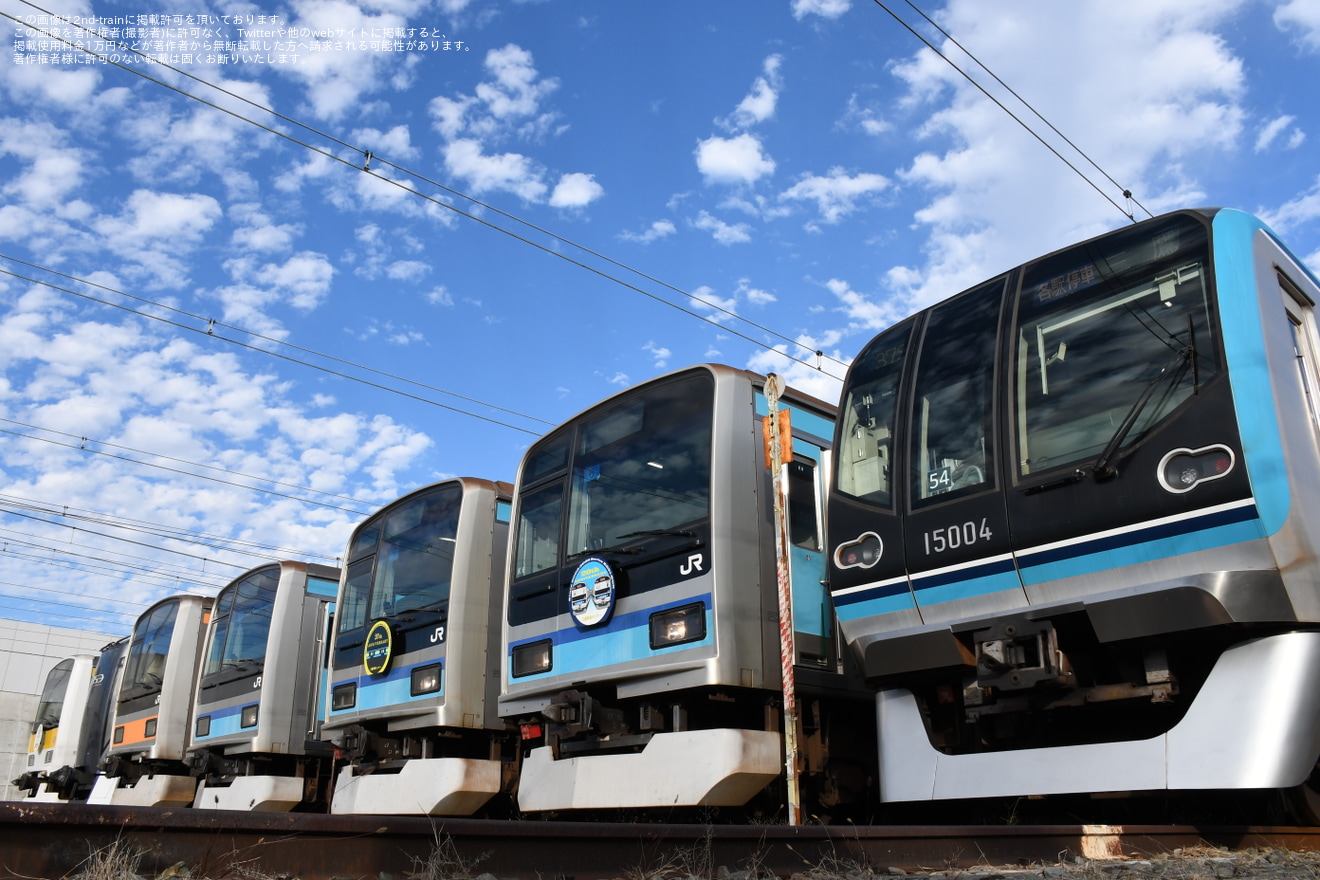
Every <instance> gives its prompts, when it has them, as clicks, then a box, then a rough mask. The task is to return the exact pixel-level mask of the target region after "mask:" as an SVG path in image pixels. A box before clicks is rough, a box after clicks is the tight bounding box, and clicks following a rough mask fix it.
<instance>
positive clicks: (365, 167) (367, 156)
mask: <svg viewBox="0 0 1320 880" xmlns="http://www.w3.org/2000/svg"><path fill="white" fill-rule="evenodd" d="M20 2H22V3H23V4H24V5H26V6H30V7H31V8H33V9H35V10H37V11H38V12H42V13H44V14H46V15H49V16H51V17H52V18H56V19H58V20H60V21H64V22H66V23H67V24H69V25H71V26H74V27H77V28H78V29H79V30H82V31H85V32H86V33H89V34H92V35H94V36H96V37H97V38H99V39H101V40H104V41H105V42H108V43H113V44H114V45H117V46H119V47H120V48H122V49H123V50H124V51H126V52H130V53H132V54H134V55H137V56H138V57H140V58H142V59H143V60H145V61H147V62H149V63H151V64H156V65H159V66H160V67H162V68H164V69H166V70H169V71H171V72H173V73H175V74H177V75H178V76H182V77H185V78H187V79H190V80H192V81H193V82H196V83H199V84H201V85H204V86H206V87H208V88H211V89H214V90H215V91H217V92H220V93H221V94H224V95H227V96H229V97H231V98H234V99H235V100H238V101H241V102H242V103H244V104H247V105H249V106H251V107H254V108H256V109H258V110H261V111H262V112H264V113H269V114H270V115H272V116H274V117H275V118H276V119H280V120H283V121H285V122H288V123H289V124H291V125H294V126H297V127H298V128H301V129H303V130H304V131H307V132H310V133H312V134H315V135H316V136H318V137H321V138H324V139H326V140H328V141H331V142H332V143H335V144H338V145H339V146H342V147H344V148H345V149H348V150H351V151H353V152H354V153H356V154H359V155H361V156H362V157H363V164H362V165H361V166H359V165H357V164H356V163H355V162H350V161H348V160H347V159H345V158H343V157H342V156H337V155H335V154H334V153H333V152H331V151H329V150H325V149H322V148H320V147H317V146H315V145H313V144H310V143H307V142H305V141H302V140H299V139H298V138H296V137H294V136H292V135H291V134H288V133H286V132H282V131H280V130H278V129H276V128H272V127H271V126H268V125H264V124H262V123H260V122H257V121H256V120H254V119H250V118H248V117H246V116H244V115H242V114H241V113H238V112H236V111H234V110H230V109H229V108H226V107H222V106H220V105H219V104H216V103H214V102H211V101H208V100H206V99H205V98H201V97H199V96H197V95H194V94H192V93H190V92H187V91H184V90H183V89H181V88H179V87H177V86H174V85H171V84H170V83H167V82H165V81H163V80H160V79H157V78H156V77H152V76H148V75H147V74H146V73H143V72H142V71H140V70H136V69H134V68H132V67H128V66H126V65H123V64H120V63H119V62H116V61H114V60H112V59H111V58H109V57H107V56H105V55H101V54H99V53H97V52H94V51H92V50H91V49H88V48H87V47H85V46H81V45H78V44H77V43H75V42H73V41H72V40H69V39H66V38H64V37H62V36H60V35H58V34H55V33H51V32H49V31H45V30H42V29H41V28H39V27H36V26H34V25H29V24H26V23H24V22H23V21H21V20H20V19H19V18H18V17H16V16H13V15H10V14H9V13H7V12H2V11H0V15H2V16H4V17H5V18H8V19H10V20H12V21H14V22H16V23H18V24H20V25H23V26H24V27H27V28H30V29H31V30H34V31H36V32H38V33H41V34H43V35H45V36H47V37H50V38H51V39H54V40H58V41H59V42H61V43H64V44H65V45H68V46H70V47H72V48H74V49H77V50H78V51H80V52H83V53H86V54H88V55H91V56H92V57H93V58H97V59H99V60H101V61H103V62H105V63H106V64H109V65H112V66H114V67H118V68H119V69H121V70H124V71H126V72H128V73H131V74H133V75H135V76H138V77H141V78H142V79H145V80H147V81H148V82H152V83H155V84H157V85H159V86H162V87H163V88H166V89H169V90H170V91H173V92H175V93H176V94H179V95H181V96H183V97H186V98H191V99H192V100H194V101H197V102H198V103H200V104H204V105H206V106H208V107H211V108H212V109H215V110H219V111H220V112H221V113H224V114H226V115H228V116H231V117H233V118H235V119H237V120H239V121H241V122H246V123H248V124H249V125H252V126H255V127H257V128H259V129H261V130H262V131H265V132H267V133H269V134H272V135H275V136H276V137H279V138H282V139H284V140H287V141H289V142H291V143H294V144H297V145H298V146H301V147H303V148H304V149H308V150H311V151H312V152H314V153H317V154H318V155H321V156H324V157H325V158H327V159H332V160H334V161H336V162H339V163H341V164H343V165H347V166H348V167H350V168H355V169H357V170H358V171H361V172H362V173H364V174H369V175H371V176H372V177H374V178H376V179H377V180H379V181H381V182H383V183H388V184H390V185H391V186H396V187H398V188H400V189H402V190H403V191H404V192H405V193H408V194H410V195H414V196H417V197H418V198H421V199H424V200H425V201H427V202H430V203H431V204H434V205H436V206H437V207H440V208H443V209H445V210H448V211H452V212H453V213H455V214H458V215H459V216H461V217H465V218H467V219H469V220H472V221H474V222H476V223H479V224H481V225H483V226H485V227H487V228H488V229H491V230H493V231H496V232H500V233H503V234H504V235H507V236H509V237H510V238H513V239H514V240H516V241H519V242H521V243H523V244H527V245H530V246H531V247H534V248H536V249H537V250H540V251H541V252H542V253H545V254H548V255H550V256H553V257H557V258H559V259H561V260H564V261H565V262H567V263H569V264H571V265H574V266H577V267H578V268H581V269H584V270H586V271H588V272H591V273H592V274H595V275H597V276H599V277H601V278H603V279H605V280H608V281H613V282H614V283H616V284H618V285H620V286H622V287H625V288H627V289H629V290H632V291H633V292H635V293H639V294H641V295H642V296H645V297H648V298H649V299H652V300H654V301H655V302H658V303H661V304H662V305H667V306H669V307H670V308H673V309H676V310H677V311H680V312H682V313H684V314H686V315H689V316H690V317H694V318H696V319H698V320H700V321H704V322H705V323H708V324H711V325H713V326H715V327H718V328H719V329H720V330H722V331H724V332H726V333H729V334H730V335H733V336H736V337H738V338H739V339H742V340H744V341H745V342H749V343H751V344H752V345H755V346H757V347H760V348H764V349H766V350H768V351H771V352H774V353H775V354H778V355H780V356H782V357H785V358H787V359H789V360H792V361H796V362H797V363H801V364H804V365H805V366H808V367H811V368H812V369H815V370H818V371H820V372H824V370H823V369H822V367H821V366H820V365H819V364H812V363H810V362H809V361H807V360H804V359H802V358H798V357H795V356H793V355H791V354H788V353H787V352H786V351H780V350H779V349H777V348H775V347H774V346H771V345H768V344H766V343H765V342H762V341H760V340H758V339H754V338H752V337H751V336H748V335H746V334H744V333H740V332H739V331H737V330H733V329H731V328H729V327H726V326H724V325H723V324H721V323H719V321H716V320H714V319H711V318H707V317H706V316H704V315H700V314H698V313H697V312H694V311H692V310H691V309H686V308H684V307H682V306H680V305H678V304H677V303H673V302H670V301H669V300H667V299H665V298H663V297H660V296H657V295H656V294H653V293H651V292H650V291H647V290H644V289H642V288H640V287H638V286H636V285H634V284H630V283H628V282H627V281H624V280H623V279H621V278H618V277H617V276H614V275H611V274H609V273H608V272H605V271H603V270H601V269H598V268H596V267H594V266H589V265H587V264H586V263H584V262H582V261H580V260H575V259H573V258H571V257H569V256H567V255H565V254H562V253H560V252H558V251H556V250H554V249H553V248H549V247H546V246H545V245H542V244H539V243H537V242H534V241H532V240H531V239H529V238H527V237H525V236H523V235H519V234H518V233H516V232H513V231H511V230H509V229H506V228H504V227H502V226H499V225H497V224H495V223H491V222H489V221H487V220H484V219H482V218H481V217H478V216H476V215H475V214H472V213H470V212H467V211H464V210H462V209H460V208H458V207H456V206H454V205H451V204H449V203H448V202H445V201H444V200H442V199H438V198H435V197H434V196H429V195H427V194H425V193H422V192H419V191H418V190H415V189H413V188H412V187H410V186H405V185H404V184H402V183H400V182H399V181H396V180H393V179H392V178H390V177H386V176H384V175H382V174H379V173H377V172H373V171H372V170H371V162H372V160H373V159H376V160H378V161H379V162H380V164H382V165H385V166H388V167H390V168H394V169H395V170H397V171H399V172H401V173H403V174H405V175H407V176H409V177H411V178H413V179H414V180H417V181H421V182H424V183H427V184H428V185H431V186H435V187H437V188H438V189H441V190H443V191H444V192H447V193H450V194H452V195H455V196H458V197H460V198H462V199H464V200H466V201H469V202H471V203H472V204H474V205H476V206H478V207H480V208H483V209H486V210H489V211H491V212H492V213H495V214H498V215H500V216H502V217H506V218H508V219H510V220H513V221H515V222H517V223H519V224H521V225H523V226H526V227H527V228H529V229H533V230H536V231H537V232H540V233H542V234H544V235H547V236H549V237H550V238H552V239H554V240H555V241H558V242H560V243H562V244H566V245H568V246H569V247H572V248H575V249H577V250H579V251H582V252H583V253H587V254H590V255H592V256H593V257H596V258H598V259H601V260H604V261H605V262H607V263H609V264H610V265H614V266H617V267H619V268H621V269H624V270H625V271H628V272H631V273H633V274H635V275H637V276H639V277H641V278H645V279H646V280H648V281H650V282H652V283H656V284H660V285H662V286H663V287H665V288H667V289H669V290H673V291H675V292H678V293H680V294H682V295H684V296H687V297H688V298H689V299H691V300H693V301H695V302H699V303H701V304H702V305H704V306H706V307H707V308H710V309H712V310H714V311H718V312H722V313H724V314H726V315H728V316H730V317H733V318H736V319H737V320H739V321H742V322H744V323H746V324H749V325H750V326H753V327H756V328H757V329H759V330H761V331H763V332H766V333H770V334H771V335H773V336H776V337H778V338H779V339H782V340H784V341H786V342H788V343H789V344H791V345H794V346H797V347H799V348H804V349H807V350H808V351H812V353H813V354H814V355H815V356H816V357H817V358H818V359H821V358H825V357H827V356H826V355H825V354H824V352H822V351H819V350H813V349H812V347H811V346H808V345H805V344H803V343H801V342H799V341H797V340H796V339H793V338H791V337H789V336H786V335H784V334H781V333H777V332H775V331H773V330H770V329H769V328H766V327H763V326H761V325H759V324H756V323H755V322H753V321H751V320H749V319H747V318H745V317H742V316H741V315H738V314H737V313H735V312H732V311H730V310H728V309H725V308H723V307H721V306H719V305H718V304H717V303H712V302H709V301H707V300H703V299H702V298H700V297H697V296H695V295H693V294H692V293H690V292H688V291H684V290H682V289H681V288H679V287H676V286H674V285H672V284H668V283H667V282H663V281H660V280H658V279H656V278H653V277H652V276H650V275H647V274H646V273H644V272H642V271H640V270H638V269H635V268H633V267H631V266H628V265H627V264H625V263H622V262H620V261H617V260H614V259H611V258H609V257H606V256H604V255H602V254H599V253H597V252H596V251H593V250H592V249H590V248H587V247H585V246H584V245H580V244H578V243H577V242H575V241H573V240H572V239H569V238H566V237H564V236H561V235H559V234H557V233H554V232H550V231H549V230H546V229H543V228H542V227H539V226H537V225H536V224H533V223H531V222H529V221H526V220H523V219H521V218H519V217H517V216H515V215H513V214H510V213H508V212H506V211H502V210H500V209H499V208H496V207H494V206H492V205H488V204H486V203H485V202H482V201H480V200H479V199H476V198H474V197H472V196H469V195H467V194H466V193H463V192H461V191H459V190H456V189H453V188H452V187H448V186H445V185H444V184H440V183H438V182H436V181H433V180H431V179H429V178H427V177H425V176H424V175H421V174H419V173H416V172H413V171H411V170H410V169H408V168H406V167H404V166H402V165H398V164H396V163H393V162H390V161H388V160H386V159H382V158H381V157H379V156H376V155H375V154H373V153H372V152H371V151H370V150H366V149H363V148H361V147H356V146H353V145H352V144H349V143H347V142H345V141H343V140H340V139H339V138H336V137H334V136H333V135H330V134H327V133H325V132H322V131H320V130H319V129H317V128H315V127H313V126H309V125H306V124H305V123H302V122H299V121H298V120H296V119H294V118H292V117H289V116H286V115H284V114H281V113H277V112H276V111H275V110H273V109H271V108H269V107H266V106H265V105H263V104H260V103H257V102H255V101H252V100H251V99H249V98H246V97H243V96H242V95H238V94H236V93H234V92H231V91H229V90H227V89H224V88H222V87H220V86H217V85H214V84H212V83H210V82H207V81H206V80H204V79H201V78H200V77H197V76H194V75H192V74H190V73H187V72H185V71H182V70H179V69H178V68H175V67H172V66H170V65H168V64H165V63H164V62H161V61H159V60H157V59H155V58H152V57H150V56H148V55H144V54H143V53H141V52H138V51H137V50H136V49H133V48H132V47H131V46H127V45H125V44H123V43H120V42H119V41H118V40H115V39H112V38H110V37H109V36H107V35H104V34H101V33H100V32H98V31H96V30H93V29H92V28H89V27H87V26H85V25H82V24H80V23H78V22H76V21H72V20H70V19H66V18H63V17H62V16H58V15H56V14H55V13H52V12H50V11H49V10H46V9H43V8H42V7H40V6H38V5H36V4H35V3H33V2H31V0H20ZM829 360H831V361H834V362H835V363H838V364H839V365H840V366H844V364H843V362H842V361H840V360H839V359H837V358H833V357H829ZM827 375H831V374H827ZM834 378H839V377H837V376H836V377H834Z"/></svg>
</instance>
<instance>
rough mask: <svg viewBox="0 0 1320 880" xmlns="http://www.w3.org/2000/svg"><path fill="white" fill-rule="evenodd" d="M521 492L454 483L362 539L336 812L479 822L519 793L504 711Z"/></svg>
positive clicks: (345, 616) (405, 503)
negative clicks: (509, 559)
mask: <svg viewBox="0 0 1320 880" xmlns="http://www.w3.org/2000/svg"><path fill="white" fill-rule="evenodd" d="M511 490H512V487H511V486H509V485H508V484H505V483H495V482H491V481H488V480H480V479H473V478H460V479H455V480H448V481H445V482H442V483H437V484H435V485H432V486H428V487H426V488H424V489H421V490H419V491H417V492H413V493H412V494H410V495H406V496H404V497H403V498H400V499H399V500H397V501H395V502H394V503H392V504H390V505H389V506H387V507H385V508H383V509H382V510H380V511H379V512H378V513H376V514H375V515H373V516H372V517H371V518H370V519H368V520H367V521H366V522H364V523H363V524H362V525H360V526H359V527H358V528H357V529H356V530H355V531H354V533H353V536H352V538H351V540H350V541H349V547H348V552H347V554H346V558H345V567H344V573H343V577H342V579H341V582H340V587H339V598H338V612H337V616H338V620H337V623H336V626H335V636H334V647H333V650H332V652H331V673H330V682H329V697H328V701H329V709H328V713H327V718H326V722H325V726H324V730H323V736H324V737H325V738H326V739H330V740H333V741H334V743H335V744H336V745H337V746H338V747H339V748H340V749H341V751H342V753H343V755H344V756H345V757H346V758H347V763H346V764H344V765H343V766H342V768H341V769H340V770H339V772H338V775H337V777H336V780H335V787H334V793H333V797H332V800H331V811H332V812H335V813H396V814H397V813H405V814H409V813H410V814H421V815H459V816H461V815H471V814H473V813H475V812H477V811H478V810H480V809H481V808H482V807H483V806H484V805H485V804H486V803H487V802H488V801H489V800H490V799H491V798H492V797H494V796H495V795H497V794H499V793H500V792H501V791H507V789H508V787H509V785H510V782H511V776H512V772H513V764H512V763H511V760H510V756H509V755H507V754H506V753H507V752H508V751H509V746H508V743H509V741H510V737H509V736H508V735H507V732H506V730H505V727H504V724H503V722H501V721H500V718H499V716H498V715H497V714H496V713H495V711H494V708H495V699H496V696H497V695H498V692H499V637H500V628H499V613H500V608H501V607H502V602H501V592H502V585H503V575H504V557H505V552H506V545H507V536H508V528H509V527H508V523H509V511H510V492H511Z"/></svg>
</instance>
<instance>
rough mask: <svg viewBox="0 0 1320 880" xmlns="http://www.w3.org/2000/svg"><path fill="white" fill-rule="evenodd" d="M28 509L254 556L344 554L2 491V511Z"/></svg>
mask: <svg viewBox="0 0 1320 880" xmlns="http://www.w3.org/2000/svg"><path fill="white" fill-rule="evenodd" d="M25 510H26V511H33V512H35V513H43V514H45V515H47V516H52V517H57V520H49V521H48V522H50V523H51V524H52V525H56V526H63V525H66V523H65V522H63V520H73V521H77V522H87V523H94V524H96V525H101V526H106V527H108V528H115V529H120V530H122V531H128V532H136V533H138V534H143V535H154V536H156V537H158V538H166V539H168V540H172V541H178V542H181V543H187V544H195V545H198V546H201V547H207V548H209V549H211V550H215V551H220V550H224V551H226V552H229V553H236V554H240V555H245V556H252V557H256V558H259V559H272V560H279V559H288V558H291V557H315V558H318V559H333V560H335V562H336V564H337V563H338V560H339V558H340V557H339V556H338V555H337V554H328V553H312V552H308V551H306V550H295V549H291V548H287V547H280V546H278V545H276V544H265V543H262V542H260V541H252V540H247V539H243V538H230V537H224V536H221V535H212V534H208V533H206V532H196V531H191V530H189V529H184V528H181V527H179V526H167V525H163V524H161V523H153V522H149V521H147V520H137V519H132V518H129V517H121V516H116V515H115V514H110V513H103V512H101V511H96V510H87V509H85V508H80V507H73V506H70V505H68V504H58V503H54V502H48V501H40V500H35V499H30V498H24V497H22V496H19V495H6V494H2V493H0V513H11V514H14V513H16V512H20V511H25ZM257 551H265V552H257Z"/></svg>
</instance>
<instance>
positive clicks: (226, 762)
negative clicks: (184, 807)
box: [189, 749, 334, 813]
mask: <svg viewBox="0 0 1320 880" xmlns="http://www.w3.org/2000/svg"><path fill="white" fill-rule="evenodd" d="M189 770H190V772H191V774H192V776H193V777H195V778H196V779H197V780H198V785H197V793H196V796H195V797H194V799H193V804H192V805H193V807H195V808H197V809H201V810H251V811H253V812H266V813H285V812H295V811H296V812H319V811H323V810H325V808H326V804H327V803H328V802H329V796H330V784H331V783H330V780H331V778H332V776H333V771H334V752H333V750H331V749H325V750H323V751H320V752H318V753H315V754H307V755H278V754H252V753H247V754H237V755H227V754H224V753H223V752H222V751H220V750H216V749H208V750H206V751H202V752H194V753H193V754H192V755H191V756H190V758H189Z"/></svg>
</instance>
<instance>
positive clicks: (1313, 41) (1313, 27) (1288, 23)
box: [1274, 0, 1320, 51]
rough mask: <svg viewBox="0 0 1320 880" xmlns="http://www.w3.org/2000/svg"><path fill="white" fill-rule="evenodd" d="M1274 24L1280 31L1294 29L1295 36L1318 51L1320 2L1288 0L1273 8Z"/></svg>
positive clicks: (1319, 43)
mask: <svg viewBox="0 0 1320 880" xmlns="http://www.w3.org/2000/svg"><path fill="white" fill-rule="evenodd" d="M1274 25H1275V27H1277V28H1278V29H1279V30H1282V31H1295V32H1297V38H1298V39H1299V40H1300V41H1301V42H1302V44H1303V45H1304V46H1306V47H1307V48H1309V49H1311V50H1312V51H1320V2H1317V0H1288V2H1287V3H1283V4H1280V5H1279V6H1278V8H1276V9H1275V10H1274Z"/></svg>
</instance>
